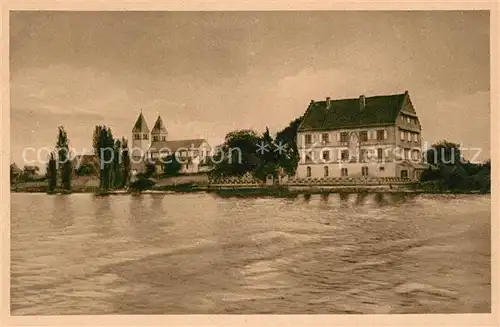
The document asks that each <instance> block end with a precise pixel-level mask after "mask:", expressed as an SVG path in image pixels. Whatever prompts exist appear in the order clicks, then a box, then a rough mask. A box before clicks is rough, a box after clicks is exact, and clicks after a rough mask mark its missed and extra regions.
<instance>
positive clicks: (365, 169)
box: [361, 167, 368, 176]
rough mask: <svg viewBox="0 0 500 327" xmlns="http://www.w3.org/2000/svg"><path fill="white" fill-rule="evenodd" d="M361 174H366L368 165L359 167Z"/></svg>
mask: <svg viewBox="0 0 500 327" xmlns="http://www.w3.org/2000/svg"><path fill="white" fill-rule="evenodd" d="M361 175H363V176H368V167H361Z"/></svg>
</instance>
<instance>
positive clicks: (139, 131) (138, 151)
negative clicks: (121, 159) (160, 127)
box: [132, 110, 149, 158]
mask: <svg viewBox="0 0 500 327" xmlns="http://www.w3.org/2000/svg"><path fill="white" fill-rule="evenodd" d="M148 148H149V128H148V124H146V119H145V118H144V116H143V115H142V110H141V113H140V115H139V117H138V118H137V121H136V122H135V125H134V128H132V149H133V151H132V156H133V157H134V158H137V157H139V156H144V155H145V154H146V151H147V150H148ZM134 150H135V151H134Z"/></svg>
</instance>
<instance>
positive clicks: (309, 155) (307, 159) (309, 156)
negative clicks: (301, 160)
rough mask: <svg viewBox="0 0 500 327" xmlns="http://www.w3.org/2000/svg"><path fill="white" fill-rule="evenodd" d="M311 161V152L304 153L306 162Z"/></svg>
mask: <svg viewBox="0 0 500 327" xmlns="http://www.w3.org/2000/svg"><path fill="white" fill-rule="evenodd" d="M311 161H312V152H306V162H311Z"/></svg>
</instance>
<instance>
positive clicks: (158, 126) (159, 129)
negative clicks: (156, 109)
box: [151, 116, 167, 134]
mask: <svg viewBox="0 0 500 327" xmlns="http://www.w3.org/2000/svg"><path fill="white" fill-rule="evenodd" d="M166 132H167V128H166V127H165V124H163V119H161V116H158V119H156V122H155V125H154V126H153V130H152V131H151V133H154V134H159V133H166Z"/></svg>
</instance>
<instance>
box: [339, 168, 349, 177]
mask: <svg viewBox="0 0 500 327" xmlns="http://www.w3.org/2000/svg"><path fill="white" fill-rule="evenodd" d="M340 175H342V177H345V176H348V172H347V168H341V169H340Z"/></svg>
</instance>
